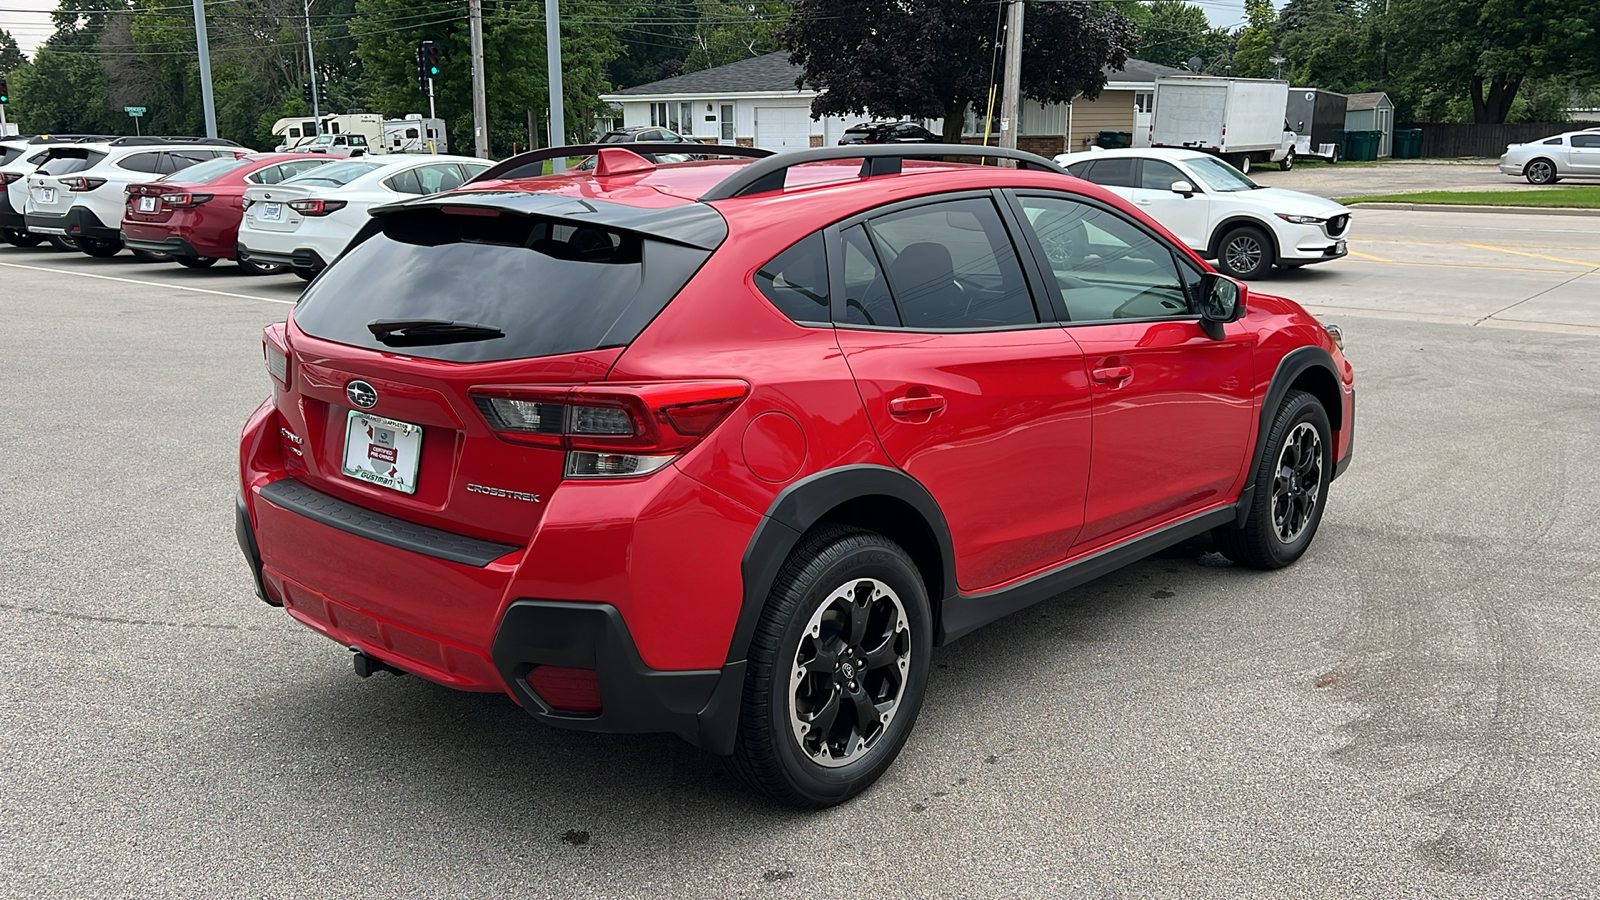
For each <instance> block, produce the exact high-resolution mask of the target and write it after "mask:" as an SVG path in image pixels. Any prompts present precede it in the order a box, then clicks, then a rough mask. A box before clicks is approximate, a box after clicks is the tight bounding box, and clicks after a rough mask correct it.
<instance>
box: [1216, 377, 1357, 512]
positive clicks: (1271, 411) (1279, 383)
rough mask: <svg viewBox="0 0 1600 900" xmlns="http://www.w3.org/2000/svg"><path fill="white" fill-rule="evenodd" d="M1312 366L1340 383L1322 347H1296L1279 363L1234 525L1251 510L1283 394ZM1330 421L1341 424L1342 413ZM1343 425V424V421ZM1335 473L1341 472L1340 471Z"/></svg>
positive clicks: (1335, 412) (1332, 415) (1333, 413)
mask: <svg viewBox="0 0 1600 900" xmlns="http://www.w3.org/2000/svg"><path fill="white" fill-rule="evenodd" d="M1313 366H1321V367H1322V368H1324V369H1327V370H1328V374H1329V375H1331V376H1333V382H1334V384H1340V383H1341V382H1340V381H1339V370H1338V369H1337V368H1335V367H1334V365H1333V356H1332V355H1331V354H1330V353H1328V351H1326V350H1324V349H1322V348H1321V347H1296V348H1295V349H1293V350H1290V351H1289V352H1288V353H1285V354H1284V356H1283V359H1281V360H1279V361H1278V370H1277V371H1276V372H1274V373H1273V375H1272V383H1271V384H1270V385H1268V387H1267V396H1266V397H1265V399H1263V400H1262V401H1261V420H1260V422H1259V423H1258V424H1257V426H1256V448H1255V452H1254V453H1253V454H1251V456H1250V474H1249V477H1248V478H1247V479H1246V480H1245V489H1244V493H1241V494H1240V503H1239V515H1238V520H1237V521H1236V522H1235V524H1236V525H1237V526H1238V527H1240V528H1243V527H1244V520H1245V517H1246V515H1247V513H1248V511H1249V508H1250V505H1249V499H1250V493H1251V492H1252V491H1253V489H1254V487H1255V483H1256V475H1258V474H1259V473H1260V471H1261V460H1262V457H1263V456H1265V455H1266V452H1267V433H1268V432H1269V431H1271V430H1272V419H1273V417H1274V416H1276V415H1277V414H1278V407H1279V406H1282V405H1283V398H1284V395H1286V394H1288V393H1289V385H1291V384H1293V383H1294V380H1295V379H1296V378H1299V377H1300V374H1301V373H1302V372H1304V371H1306V370H1307V369H1309V368H1311V367H1313ZM1327 412H1328V419H1329V420H1330V421H1334V422H1338V421H1339V419H1340V417H1341V416H1342V415H1343V410H1338V409H1330V410H1328V411H1327ZM1340 425H1341V426H1342V425H1343V423H1342V422H1340ZM1335 471H1338V470H1337V469H1336V470H1335Z"/></svg>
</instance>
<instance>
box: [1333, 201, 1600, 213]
mask: <svg viewBox="0 0 1600 900" xmlns="http://www.w3.org/2000/svg"><path fill="white" fill-rule="evenodd" d="M1350 208H1351V209H1400V210H1409V211H1413V212H1467V213H1510V214H1512V215H1519V216H1600V209H1572V208H1568V207H1559V206H1558V207H1540V206H1479V205H1475V204H1470V205H1469V204H1465V203H1352V204H1350Z"/></svg>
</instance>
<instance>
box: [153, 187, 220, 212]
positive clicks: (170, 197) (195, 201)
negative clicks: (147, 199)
mask: <svg viewBox="0 0 1600 900" xmlns="http://www.w3.org/2000/svg"><path fill="white" fill-rule="evenodd" d="M213 196H214V195H212V194H191V193H189V192H188V191H184V192H183V193H181V194H162V195H161V202H162V203H165V204H166V205H168V206H175V207H177V208H179V209H188V208H190V207H194V206H199V205H200V204H202V203H205V202H206V201H207V200H210V199H211V198H212V197H213Z"/></svg>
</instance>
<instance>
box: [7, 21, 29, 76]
mask: <svg viewBox="0 0 1600 900" xmlns="http://www.w3.org/2000/svg"><path fill="white" fill-rule="evenodd" d="M27 61H28V58H27V57H25V56H23V55H22V51H21V50H19V49H17V39H16V38H14V37H12V36H11V32H9V31H6V30H5V29H4V28H0V75H4V74H6V73H8V72H15V71H16V70H18V69H20V68H22V67H23V65H24V64H26V63H27Z"/></svg>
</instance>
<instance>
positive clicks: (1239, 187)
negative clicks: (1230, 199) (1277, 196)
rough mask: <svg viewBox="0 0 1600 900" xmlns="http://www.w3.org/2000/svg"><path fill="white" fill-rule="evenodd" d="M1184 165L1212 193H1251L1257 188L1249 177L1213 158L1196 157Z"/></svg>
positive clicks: (1186, 161)
mask: <svg viewBox="0 0 1600 900" xmlns="http://www.w3.org/2000/svg"><path fill="white" fill-rule="evenodd" d="M1184 164H1185V165H1187V166H1188V167H1189V171H1191V172H1193V173H1194V174H1195V176H1196V177H1198V178H1199V179H1200V180H1201V181H1203V182H1205V183H1206V187H1208V188H1210V189H1211V190H1213V191H1220V192H1222V193H1224V194H1229V193H1233V192H1235V191H1252V190H1255V189H1256V187H1257V186H1258V185H1257V184H1256V183H1255V182H1254V181H1251V180H1250V176H1248V175H1246V174H1244V173H1243V172H1241V171H1239V170H1238V169H1235V168H1234V167H1233V166H1230V165H1228V164H1227V163H1225V162H1223V161H1222V160H1220V159H1217V158H1216V157H1215V156H1197V157H1194V158H1193V159H1189V160H1185V163H1184Z"/></svg>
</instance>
